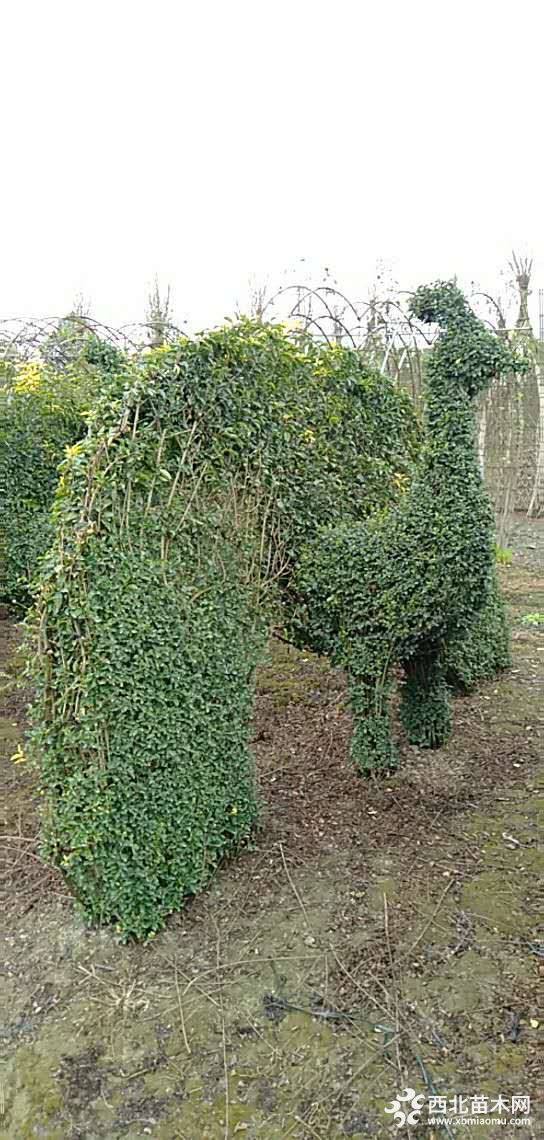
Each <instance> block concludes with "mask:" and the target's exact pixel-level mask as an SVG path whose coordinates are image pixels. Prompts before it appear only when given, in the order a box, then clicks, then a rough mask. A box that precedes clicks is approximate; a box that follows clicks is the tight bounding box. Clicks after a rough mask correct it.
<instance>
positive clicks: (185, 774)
mask: <svg viewBox="0 0 544 1140" xmlns="http://www.w3.org/2000/svg"><path fill="white" fill-rule="evenodd" d="M116 384H117V391H115V385H113V386H112V387H111V389H110V390H109V391H108V394H107V396H106V397H105V398H104V399H103V400H102V401H101V402H100V403H99V404H98V405H97V406H96V408H95V409H94V412H93V415H92V418H91V421H90V428H89V434H88V436H87V437H86V438H85V439H84V440H83V441H81V442H80V443H79V444H77V445H76V446H75V447H73V448H71V449H70V453H69V455H68V458H67V459H66V461H65V464H64V469H63V475H62V479H61V482H60V485H59V488H58V491H57V496H56V501H55V506H54V521H55V540H54V544H53V547H52V549H51V551H50V553H49V554H48V556H47V559H46V563H45V572H44V576H43V581H42V587H41V591H40V595H39V598H38V605H37V617H38V622H37V625H38V632H39V639H38V655H37V663H36V666H37V667H36V674H35V675H36V683H37V700H36V704H35V709H34V718H35V726H36V735H35V741H36V745H37V754H38V756H39V764H40V773H41V784H42V791H43V793H44V796H43V802H44V828H43V832H44V852H45V853H46V855H47V857H48V858H49V859H50V860H51V861H52V862H53V863H55V864H56V865H57V866H59V867H60V868H61V869H62V870H63V872H64V874H65V876H66V878H67V880H68V883H69V884H70V886H71V887H72V889H73V891H74V893H75V894H76V896H77V897H78V899H79V900H80V902H81V904H82V906H83V908H84V911H85V913H86V915H87V917H88V918H90V919H91V920H92V921H95V922H112V921H113V922H115V923H116V924H117V926H118V929H119V931H120V932H122V933H123V934H124V935H129V934H132V935H135V936H137V937H144V936H147V935H149V934H150V933H152V932H153V931H155V930H157V929H159V927H160V926H161V925H162V924H163V922H164V916H165V915H166V914H168V913H169V912H170V911H172V910H174V909H176V908H178V907H179V906H180V905H181V904H182V901H183V898H184V896H185V895H187V894H192V893H195V892H196V891H198V890H199V889H201V888H202V886H203V885H204V884H205V883H206V882H207V880H208V879H209V877H210V875H211V873H212V872H213V869H214V868H215V866H216V865H217V863H218V861H219V860H220V858H221V857H222V856H223V855H224V854H226V853H227V852H229V851H232V850H233V849H234V848H235V847H236V845H237V844H239V843H240V841H241V840H243V839H244V837H246V836H247V835H248V833H249V831H250V830H251V827H252V824H253V822H254V819H255V816H256V812H257V795H256V788H255V776H254V768H253V759H252V756H251V750H250V747H249V737H250V724H251V711H252V700H253V691H254V670H255V665H256V664H257V662H258V660H259V657H260V655H261V654H262V652H263V647H264V642H265V639H266V634H267V629H268V628H269V626H270V622H271V620H274V618H275V619H276V620H278V615H279V614H280V613H281V608H280V604H279V593H280V591H279V590H278V591H276V588H275V587H276V585H277V584H281V586H284V584H285V583H288V582H289V580H290V576H291V573H292V568H293V566H294V565H295V564H296V561H297V558H298V551H299V550H300V549H301V548H302V546H303V545H304V544H305V543H306V542H308V541H309V540H310V539H311V537H312V535H313V534H314V533H315V532H316V530H317V529H319V528H322V527H324V526H329V525H333V524H334V521H335V519H336V518H338V517H342V518H351V519H352V521H354V520H357V519H363V518H364V517H366V516H367V515H368V513H369V511H370V510H371V509H374V508H375V507H376V506H377V505H378V506H383V505H385V504H388V503H390V502H391V499H392V498H393V497H394V496H395V495H398V494H399V486H402V484H403V482H404V479H405V477H406V474H407V472H406V468H407V465H408V462H409V459H410V455H411V454H413V453H414V450H415V449H416V446H417V434H418V433H417V430H416V427H415V421H414V415H413V411H412V409H411V407H410V402H409V400H408V398H407V397H405V396H404V395H403V394H402V393H399V392H398V391H396V389H395V386H394V384H393V382H392V381H390V380H388V379H387V378H385V377H382V376H380V375H379V374H378V373H376V372H373V371H372V370H369V369H368V368H367V367H366V365H365V362H364V361H363V360H362V358H361V357H360V355H359V354H358V353H356V352H353V351H351V352H350V351H348V350H346V349H342V348H340V347H336V346H334V347H331V348H320V347H319V346H316V345H314V344H312V343H311V342H310V341H307V340H305V339H300V341H298V340H295V341H294V340H293V339H290V338H289V337H287V336H286V335H285V333H284V332H283V331H282V330H281V329H280V328H277V327H274V326H265V325H261V324H252V323H249V322H248V323H242V324H241V325H239V326H234V327H230V328H224V329H219V330H217V331H215V332H213V333H209V334H207V335H204V336H202V337H200V338H198V339H197V340H195V341H190V340H187V341H183V342H180V343H179V344H176V345H173V346H167V347H165V348H160V349H157V350H156V351H155V352H153V353H152V354H151V355H150V356H149V357H148V358H147V360H146V361H144V362H142V363H141V364H140V365H136V364H135V365H134V366H127V369H126V371H125V375H124V376H123V377H121V378H119V381H118V383H117V381H116ZM282 592H283V591H282Z"/></svg>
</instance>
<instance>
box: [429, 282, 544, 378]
mask: <svg viewBox="0 0 544 1140" xmlns="http://www.w3.org/2000/svg"><path fill="white" fill-rule="evenodd" d="M410 311H411V313H412V315H413V316H414V317H416V318H417V319H418V320H420V321H425V322H426V323H427V324H437V325H439V326H440V327H441V330H442V332H441V336H440V337H439V339H438V341H437V343H436V345H435V348H434V351H433V354H432V362H431V365H430V372H429V375H430V377H433V376H434V378H435V379H438V378H440V379H441V380H452V381H455V382H456V384H457V385H458V386H459V387H462V388H464V389H465V391H466V392H467V394H468V396H470V397H472V396H476V395H477V394H478V393H479V392H481V391H483V390H484V389H485V388H487V387H488V385H489V384H490V383H491V381H492V380H493V378H494V377H495V376H499V375H500V374H501V373H502V374H504V373H517V372H523V371H524V370H525V367H526V366H525V363H524V361H523V359H521V358H519V357H518V356H517V355H516V354H515V353H514V352H512V350H511V348H510V347H509V345H508V344H507V343H506V342H505V341H504V340H501V339H500V338H499V337H498V336H497V335H496V333H494V332H492V331H491V329H489V328H488V327H487V325H485V324H484V322H483V321H481V320H480V319H479V318H478V317H477V316H476V315H475V313H473V311H472V309H471V308H470V305H469V304H468V301H467V300H466V298H465V297H464V295H463V293H462V292H461V290H460V289H459V288H458V287H457V285H456V284H455V281H436V282H434V284H432V285H422V286H420V288H419V289H417V290H416V292H415V293H414V295H413V297H412V300H411V302H410Z"/></svg>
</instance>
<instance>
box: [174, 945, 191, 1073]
mask: <svg viewBox="0 0 544 1140" xmlns="http://www.w3.org/2000/svg"><path fill="white" fill-rule="evenodd" d="M174 983H175V986H176V996H177V999H178V1009H179V1020H180V1024H181V1034H182V1037H183V1043H184V1045H185V1048H186V1050H187V1053H188V1055H189V1057H190V1056H191V1046H190V1045H189V1041H188V1039H187V1030H186V1028H185V1017H184V1014H183V1005H182V1001H181V994H180V992H179V981H178V964H177V961H176V962H174Z"/></svg>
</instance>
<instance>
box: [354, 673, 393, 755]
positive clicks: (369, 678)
mask: <svg viewBox="0 0 544 1140" xmlns="http://www.w3.org/2000/svg"><path fill="white" fill-rule="evenodd" d="M349 687H350V697H351V707H352V710H353V720H354V725H353V736H352V740H351V757H352V760H353V761H354V763H355V764H356V765H357V767H358V769H359V771H360V772H369V771H373V770H377V769H378V770H379V769H384V768H391V767H394V766H395V765H396V763H397V756H396V750H395V748H394V745H393V741H392V739H391V722H390V716H389V692H390V684H389V682H388V679H387V668H385V670H384V669H380V670H379V672H377V673H374V674H372V673H369V674H367V675H364V676H353V674H352V675H351V676H350V681H349Z"/></svg>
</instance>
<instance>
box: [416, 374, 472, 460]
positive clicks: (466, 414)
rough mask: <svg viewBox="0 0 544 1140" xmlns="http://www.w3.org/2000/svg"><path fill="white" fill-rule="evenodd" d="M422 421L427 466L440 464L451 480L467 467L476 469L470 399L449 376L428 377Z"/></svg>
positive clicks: (435, 375) (436, 375)
mask: <svg viewBox="0 0 544 1140" xmlns="http://www.w3.org/2000/svg"><path fill="white" fill-rule="evenodd" d="M425 414H426V421H427V433H428V435H427V438H428V445H427V448H426V460H427V463H429V462H430V461H432V462H433V463H435V462H436V461H437V460H439V461H440V465H441V467H443V468H444V469H446V468H447V469H448V470H449V471H450V472H451V477H452V478H453V477H455V475H456V474H458V473H459V472H461V471H463V472H465V474H466V471H467V467H468V466H470V467H475V468H477V466H478V465H477V456H476V443H475V436H476V430H475V418H474V408H473V404H472V400H471V399H470V397H469V396H468V394H467V393H466V391H465V390H464V389H463V388H462V387H461V386H460V385H458V384H456V383H455V381H454V380H452V379H451V378H450V377H448V378H447V379H445V378H444V377H443V376H442V375H441V374H440V373H435V374H434V375H433V374H431V375H430V376H429V382H428V389H427V400H426V411H425Z"/></svg>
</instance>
